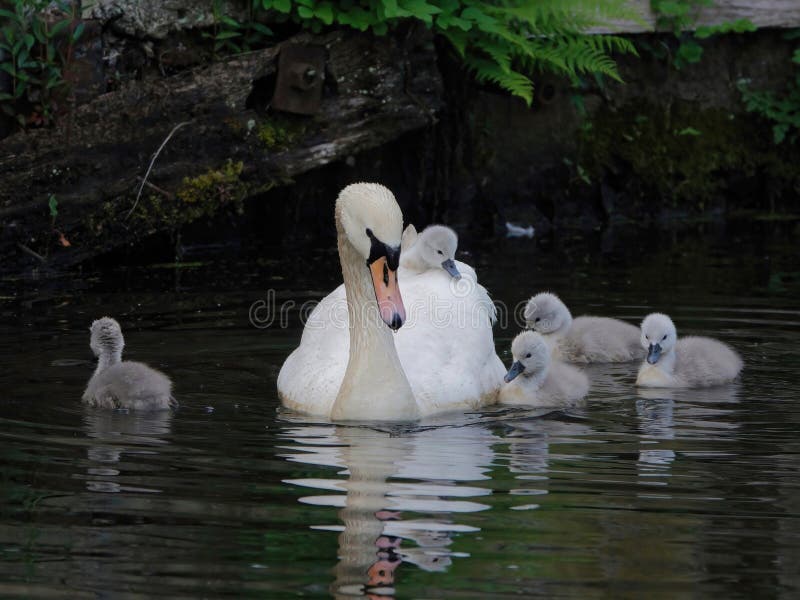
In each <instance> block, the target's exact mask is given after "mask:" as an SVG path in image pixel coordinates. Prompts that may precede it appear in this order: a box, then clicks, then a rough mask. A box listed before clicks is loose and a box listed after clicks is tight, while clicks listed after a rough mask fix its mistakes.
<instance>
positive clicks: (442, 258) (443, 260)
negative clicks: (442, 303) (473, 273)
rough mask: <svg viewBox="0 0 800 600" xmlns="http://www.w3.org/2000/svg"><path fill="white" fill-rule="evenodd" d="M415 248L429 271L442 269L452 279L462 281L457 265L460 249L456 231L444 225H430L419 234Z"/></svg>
mask: <svg viewBox="0 0 800 600" xmlns="http://www.w3.org/2000/svg"><path fill="white" fill-rule="evenodd" d="M414 247H415V248H416V250H417V252H418V253H419V257H420V258H421V259H422V261H423V262H424V263H425V266H426V267H428V268H429V269H436V268H439V267H441V268H442V269H444V270H445V271H447V272H448V273H449V274H450V276H451V277H454V278H455V279H461V273H459V272H458V269H457V268H456V263H455V258H456V250H457V249H458V236H457V235H456V232H455V231H453V230H452V229H450V228H449V227H445V226H444V225H430V226H429V227H426V228H425V230H424V231H423V232H422V233H420V234H419V239H417V243H416V244H414Z"/></svg>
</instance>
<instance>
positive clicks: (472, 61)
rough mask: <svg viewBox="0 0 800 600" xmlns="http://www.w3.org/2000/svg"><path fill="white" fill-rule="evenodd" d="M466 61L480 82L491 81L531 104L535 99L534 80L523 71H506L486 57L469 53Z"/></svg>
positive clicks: (465, 58)
mask: <svg viewBox="0 0 800 600" xmlns="http://www.w3.org/2000/svg"><path fill="white" fill-rule="evenodd" d="M464 62H465V64H466V65H467V67H468V68H469V69H471V70H472V71H473V73H474V75H475V79H476V80H477V81H478V82H480V83H483V82H487V81H490V82H492V83H494V84H496V85H498V86H500V87H501V88H503V89H504V90H506V91H507V92H509V93H511V94H512V95H514V96H517V97H519V98H522V99H523V100H524V101H525V103H526V104H527V105H528V106H530V105H531V102H532V101H533V82H532V81H531V80H530V79H528V77H526V76H525V75H523V74H522V73H519V72H517V71H514V70H509V71H505V70H503V69H502V68H500V67H499V66H498V65H497V63H494V62H492V61H490V60H486V59H484V58H480V57H476V56H474V55H471V54H467V55H466V56H465V57H464Z"/></svg>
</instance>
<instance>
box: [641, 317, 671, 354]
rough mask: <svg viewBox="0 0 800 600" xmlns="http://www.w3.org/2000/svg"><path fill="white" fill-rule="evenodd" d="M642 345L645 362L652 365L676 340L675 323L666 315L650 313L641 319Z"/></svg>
mask: <svg viewBox="0 0 800 600" xmlns="http://www.w3.org/2000/svg"><path fill="white" fill-rule="evenodd" d="M641 340H642V347H643V348H644V349H645V350H647V362H649V363H650V364H651V365H654V364H656V363H657V362H658V360H659V359H660V358H661V356H662V355H664V354H669V352H670V351H671V350H672V348H673V347H674V346H675V342H676V341H678V332H677V331H676V330H675V324H674V323H673V322H672V319H670V318H669V317H668V316H667V315H665V314H662V313H652V314H649V315H647V316H646V317H645V318H644V321H642V338H641Z"/></svg>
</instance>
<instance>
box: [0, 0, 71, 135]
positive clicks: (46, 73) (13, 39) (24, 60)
mask: <svg viewBox="0 0 800 600" xmlns="http://www.w3.org/2000/svg"><path fill="white" fill-rule="evenodd" d="M54 5H55V6H54ZM11 8H12V9H11V10H7V9H4V8H2V9H0V17H2V18H3V20H4V21H5V23H4V24H3V25H2V27H0V50H2V62H0V70H2V71H4V72H5V73H7V74H8V76H9V79H10V89H9V90H0V110H2V111H3V113H5V114H6V115H8V116H10V117H12V118H13V119H15V120H16V121H17V123H18V124H19V125H20V126H21V127H25V126H27V125H29V124H33V125H45V124H48V123H50V122H51V121H52V120H53V113H54V110H55V105H56V95H57V93H58V92H59V90H60V88H62V87H63V86H64V85H65V79H64V68H65V66H66V65H68V64H69V63H70V61H71V60H72V47H73V45H74V44H75V42H77V41H78V39H79V38H80V36H81V34H82V33H83V23H79V24H78V25H77V26H76V27H75V28H74V29H72V30H71V31H70V30H69V29H68V28H69V27H70V25H71V24H72V23H73V21H74V16H75V15H74V14H73V13H72V11H73V10H75V8H74V6H73V7H70V6H68V3H67V2H65V1H63V0H62V1H60V2H49V1H47V0H13V1H12V2H11ZM46 9H50V14H54V13H60V15H61V17H62V18H60V19H58V20H56V21H55V22H54V21H53V20H51V19H50V18H49V17H48V16H47V15H46V12H45V11H46ZM54 9H55V10H54Z"/></svg>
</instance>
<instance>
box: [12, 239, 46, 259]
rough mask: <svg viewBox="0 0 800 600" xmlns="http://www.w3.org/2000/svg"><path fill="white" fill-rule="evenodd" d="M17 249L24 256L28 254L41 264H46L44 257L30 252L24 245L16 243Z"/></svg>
mask: <svg viewBox="0 0 800 600" xmlns="http://www.w3.org/2000/svg"><path fill="white" fill-rule="evenodd" d="M17 248H19V249H20V250H22V251H23V252H24V253H25V254H29V255H30V256H32V257H33V258H36V259H39V260H40V261H41V262H47V259H46V258H45V257H44V256H42V255H41V254H39V253H38V252H35V251H33V250H31V249H30V248H28V247H27V246H26V245H25V244H20V243H17Z"/></svg>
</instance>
